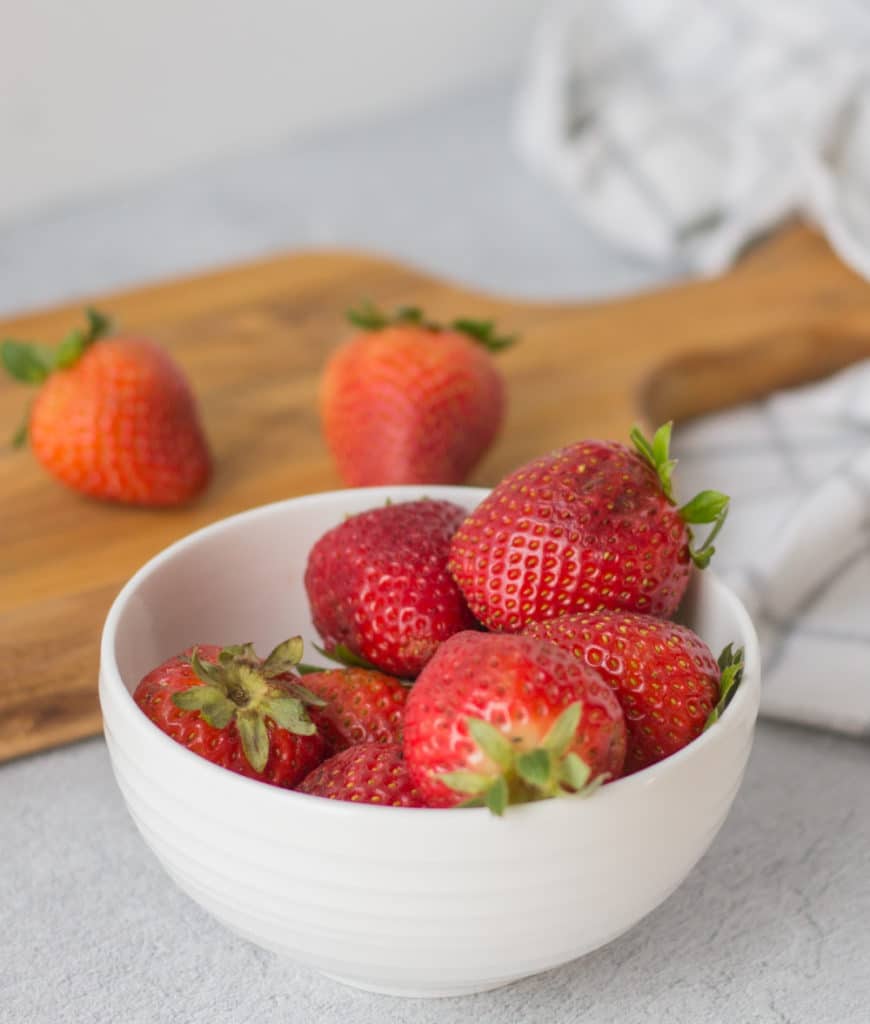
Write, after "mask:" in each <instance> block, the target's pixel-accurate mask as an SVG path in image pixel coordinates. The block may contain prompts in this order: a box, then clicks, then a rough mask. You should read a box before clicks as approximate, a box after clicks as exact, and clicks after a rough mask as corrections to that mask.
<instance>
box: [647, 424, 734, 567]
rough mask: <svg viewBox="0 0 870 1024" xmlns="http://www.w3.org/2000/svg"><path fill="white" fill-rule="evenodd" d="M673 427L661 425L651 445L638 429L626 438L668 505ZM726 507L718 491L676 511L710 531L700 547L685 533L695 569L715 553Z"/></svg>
mask: <svg viewBox="0 0 870 1024" xmlns="http://www.w3.org/2000/svg"><path fill="white" fill-rule="evenodd" d="M673 427H674V424H673V421H671V422H668V423H664V424H662V426H660V427H659V428H658V430H656V432H655V433H654V434H653V438H652V441H649V440H648V439H647V438H646V437H645V435H644V434H643V432H642V431H641V429H640V427H638V426H634V427H632V429H631V433H630V434H629V437H630V438H631V442H632V444H633V445H634V448H635V451H636V452H637V454H638V455H639V456H640V457H641V458H642V459H643V461H644V462H646V463H647V465H648V466H650V467H651V468H652V469H653V470H654V471H655V474H656V476H657V477H658V479H659V483H660V485H661V488H662V493H663V494H664V496H665V497H666V498H667V499H668V501H669V502H670V503H671V504H672V505H676V501H675V500H674V490H673V481H672V475H673V471H674V468H675V467H676V465H677V460H676V459H672V458H671V456H670V447H671V432H672V431H673ZM730 503H731V499H730V498H729V496H728V495H727V494H722V492H721V491H700V492H699V493H698V494H696V495H695V497H694V498H692V499H691V501H687V502H686V504H685V505H681V506H680V507H679V509H678V511H679V513H680V516H681V517H682V519H683V522H685V523H686V524H689V523H694V524H696V525H701V524H712V529H711V530H710V532H709V533H708V534H707V536H706V538H705V539H704V543H703V544H702V545H701V547H695V546H694V534H693V532H692V530H691V528H690V529H689V530H688V534H689V556H690V557H691V559H692V561H693V562H694V563H695V565H696V566H697V567H698V568H699V569H706V568H707V566H708V565H709V564H710V559H711V558H712V557H713V555H714V554H715V553H716V548H715V547H714V546H713V542H714V541H715V539H716V537H717V536H718V535H719V531H720V530H721V529H722V527H723V526H724V525H725V519H726V518H727V516H728V507H729V505H730Z"/></svg>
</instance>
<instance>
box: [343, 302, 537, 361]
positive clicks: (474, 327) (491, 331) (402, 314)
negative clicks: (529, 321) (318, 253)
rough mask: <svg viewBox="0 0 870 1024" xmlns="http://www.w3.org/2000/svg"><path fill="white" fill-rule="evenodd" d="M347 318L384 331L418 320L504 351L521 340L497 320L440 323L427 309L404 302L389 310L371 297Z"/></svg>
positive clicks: (426, 326) (462, 319)
mask: <svg viewBox="0 0 870 1024" xmlns="http://www.w3.org/2000/svg"><path fill="white" fill-rule="evenodd" d="M347 319H348V320H349V321H350V322H351V323H352V324H353V325H354V327H360V328H362V330H364V331H381V330H383V329H384V328H385V327H392V326H396V325H399V326H401V325H402V324H409V325H410V324H414V325H416V326H418V327H422V328H423V329H424V330H427V331H433V332H435V333H439V332H441V331H448V330H449V331H456V332H458V333H459V334H464V335H466V337H468V338H470V339H471V340H472V341H474V342H476V343H477V344H478V345H482V346H483V347H484V348H485V349H487V350H488V351H489V352H501V351H503V350H504V349H506V348H510V346H511V345H513V344H514V343H515V342H516V341H517V336H516V335H515V334H498V333H497V331H496V326H495V321H493V320H473V319H471V318H470V317H458V318H457V319H456V320H452V321H451V322H450V323H449V324H447V325H445V324H440V323H437V322H436V321H434V320H429V319H427V318H426V317H425V316H424V314H423V310H422V309H420V308H419V307H417V306H400V307H399V309H397V310H396V312H395V313H393V314H390V313H385V312H384V311H383V310H382V309H378V307H377V306H375V305H374V304H373V303H372V302H370V301H369V300H368V299H366V300H364V301H363V302H361V303H360V304H359V305H358V306H357V307H355V308H353V309H349V310H348V311H347Z"/></svg>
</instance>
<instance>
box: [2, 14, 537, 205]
mask: <svg viewBox="0 0 870 1024" xmlns="http://www.w3.org/2000/svg"><path fill="white" fill-rule="evenodd" d="M541 6H542V4H541V0H249V2H246V3H243V2H227V0H0V44H2V45H0V54H2V58H0V221H2V220H7V221H8V220H9V219H10V218H16V217H18V216H20V215H23V214H27V213H29V212H32V211H34V210H37V209H40V208H43V207H45V206H46V205H52V204H56V203H59V202H63V201H66V200H69V199H71V198H74V197H76V196H80V195H85V194H88V193H94V192H97V191H100V190H105V189H107V188H115V187H122V186H124V185H128V184H131V183H134V182H137V181H142V180H147V179H149V178H151V179H153V178H154V177H155V176H157V175H160V174H162V173H164V172H167V171H170V170H172V169H173V168H176V167H179V166H184V165H189V164H191V163H194V162H196V161H199V160H204V159H206V158H209V157H215V156H220V155H221V154H232V153H235V152H240V151H244V150H246V149H251V148H256V147H259V146H265V145H268V144H269V143H270V142H274V141H278V140H281V139H285V138H287V137H289V136H292V135H294V134H298V133H302V132H305V131H308V130H311V129H316V128H319V127H326V126H331V125H336V124H342V123H348V122H349V121H352V120H359V119H360V118H365V117H369V116H372V115H374V114H377V113H379V112H384V111H389V110H396V109H401V108H402V107H408V106H412V105H415V104H416V105H420V104H421V103H425V101H426V100H427V99H428V98H434V97H437V96H440V95H444V94H448V93H450V92H455V91H457V90H459V89H461V88H462V87H464V86H468V85H470V84H472V83H475V82H480V81H484V80H487V79H491V78H497V77H499V76H502V75H504V74H506V73H507V72H508V71H509V70H511V69H513V68H516V67H517V66H518V64H519V62H520V60H521V57H522V54H523V53H524V52H525V50H526V49H527V46H528V38H529V33H530V29H531V26H532V25H533V23H534V21H535V17H536V14H537V12H538V11H539V9H540V7H541Z"/></svg>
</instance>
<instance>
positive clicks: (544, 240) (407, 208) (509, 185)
mask: <svg viewBox="0 0 870 1024" xmlns="http://www.w3.org/2000/svg"><path fill="white" fill-rule="evenodd" d="M506 116H507V97H506V94H505V93H503V92H498V93H496V92H494V93H491V94H488V95H479V96H476V97H471V98H469V99H468V100H467V101H465V102H455V103H452V104H450V105H446V106H443V107H441V108H438V109H436V110H432V111H428V112H422V113H420V114H419V115H417V116H416V117H414V118H405V119H403V120H401V121H395V122H392V123H389V124H383V125H380V126H369V127H367V128H360V129H356V130H354V131H353V132H349V133H346V134H344V135H343V136H341V137H335V138H332V139H329V138H323V139H319V140H312V141H311V142H310V143H308V144H306V145H305V146H301V147H296V148H295V149H290V148H287V149H285V150H276V151H275V152H274V153H271V154H264V155H262V156H261V157H259V158H257V159H249V160H238V161H235V162H234V163H233V164H232V165H231V166H224V167H208V168H202V169H200V170H199V171H197V172H191V173H189V174H187V175H184V176H179V177H177V178H175V179H173V180H171V181H166V182H163V183H160V184H157V185H155V186H154V187H153V188H150V189H147V190H142V191H140V192H139V193H137V194H134V195H129V196H123V197H122V196H117V197H108V198H105V199H101V200H100V201H99V202H96V201H95V202H93V203H92V204H90V205H89V206H87V207H81V208H78V209H70V210H67V211H57V212H55V213H53V214H51V215H46V216H44V217H43V218H42V219H40V220H39V221H33V222H30V223H22V224H19V225H14V226H11V227H7V228H5V229H0V263H2V266H3V274H2V275H0V308H3V309H7V310H10V309H14V308H22V307H25V306H29V305H35V304H37V303H41V302H46V301H52V300H56V299H60V298H65V297H69V296H72V295H76V294H80V293H82V292H86V291H89V290H97V289H101V288H104V287H110V286H113V285H117V284H125V283H132V282H135V281H137V280H140V279H143V278H148V277H154V276H165V275H167V274H169V273H172V272H174V271H177V270H192V269H195V268H196V267H198V266H204V265H209V264H215V263H221V262H224V261H227V260H235V259H241V258H244V257H246V256H251V255H255V254H259V253H261V252H264V251H269V250H272V249H276V248H284V247H289V246H293V245H299V244H307V243H314V244H333V243H336V244H338V243H343V244H354V245H360V246H365V247H368V248H376V249H379V250H381V251H386V252H391V253H393V254H396V255H399V256H402V257H404V258H406V259H410V260H412V261H414V262H416V263H418V264H421V265H423V266H426V267H427V268H430V269H434V270H436V271H438V272H441V273H445V274H449V275H450V276H453V277H457V278H462V279H464V280H466V281H468V282H470V283H473V284H477V285H479V286H481V287H485V288H491V289H496V290H501V291H506V292H508V291H510V292H516V293H518V294H529V295H563V296H575V297H582V296H591V295H600V294H603V293H605V292H614V291H619V290H626V289H629V288H635V287H639V286H644V285H649V284H651V283H653V282H654V281H655V280H656V279H659V280H660V279H662V278H663V277H665V276H666V274H664V273H662V272H661V271H659V272H657V273H654V272H653V271H652V270H651V269H650V268H645V267H643V266H640V265H636V264H632V263H630V262H628V261H626V260H624V259H621V258H619V257H617V256H616V255H615V254H613V253H611V252H608V250H606V249H605V248H604V247H603V246H602V245H601V244H600V243H598V242H596V241H595V240H594V239H592V238H591V237H589V236H588V234H587V233H585V232H584V231H583V230H582V229H581V228H580V227H579V226H578V225H577V224H576V223H575V222H574V221H572V219H571V217H570V215H569V214H568V212H567V210H566V209H565V208H564V207H563V205H562V204H561V202H560V200H559V199H558V197H556V196H553V195H551V194H550V193H548V192H547V191H546V190H545V189H543V188H542V187H540V186H539V185H537V184H536V183H535V182H534V181H533V180H531V179H530V178H529V176H528V175H527V173H526V172H525V171H524V170H523V169H522V168H520V167H519V166H517V165H516V163H515V162H514V160H513V158H512V156H511V155H510V150H509V146H508V141H507V138H506V129H505V120H506ZM868 766H870V749H868V746H867V744H865V743H861V742H858V741H853V740H848V739H843V738H841V737H835V736H831V735H826V734H823V733H819V732H812V731H808V730H801V729H797V728H791V727H787V726H779V725H772V724H762V725H761V726H760V727H759V732H758V737H757V742H756V747H755V751H754V753H753V757H752V760H751V763H750V768H749V772H748V775H747V778H746V782H745V784H744V786H743V788H742V790H741V792H740V795H739V796H738V799H737V802H736V804H735V807H734V810H733V812H732V814H731V816H730V818H729V819H728V821H727V823H726V825H725V827H724V829H723V831H722V832H721V834H720V835H719V837H718V838H717V840H716V841H715V843H714V845H713V847H712V849H711V851H710V853H709V854H708V855H707V856H706V857H705V858H704V860H703V861H702V862H701V864H700V865H699V867H698V868H697V870H696V871H695V872H694V873H693V874H692V875H691V877H690V878H689V880H688V881H687V882H686V883H685V885H684V886H683V887H682V888H681V889H680V890H678V892H677V893H676V894H675V895H674V896H672V897H671V899H670V900H669V901H668V902H667V903H665V904H664V905H663V906H662V907H661V908H659V909H658V910H657V911H656V912H655V913H653V914H652V915H651V916H650V917H649V918H648V919H647V920H646V921H645V922H643V923H642V924H641V925H640V926H638V927H637V928H636V929H635V930H633V931H632V932H630V933H629V934H628V935H626V936H624V937H623V938H621V939H619V940H617V941H616V942H614V943H613V944H612V945H611V946H609V947H607V948H606V949H604V950H601V951H599V952H597V953H595V954H593V955H591V956H589V957H587V958H585V959H584V960H582V961H579V962H576V963H574V964H571V965H568V966H566V967H564V968H561V969H559V970H557V971H553V972H550V973H549V974H546V975H543V976H540V977H538V978H533V979H529V980H527V981H524V982H520V983H518V984H516V985H513V986H511V987H509V988H507V989H503V990H501V991H498V992H494V993H488V994H485V995H481V996H475V997H470V998H466V999H451V1000H445V1001H433V1002H426V1001H410V1002H406V1001H400V1000H395V999H389V998H385V997H379V996H374V995H368V994H365V993H361V992H356V991H353V990H351V989H347V988H344V987H342V986H340V985H338V984H337V983H334V982H331V981H328V980H326V979H323V978H321V977H319V976H317V975H315V974H313V973H312V972H310V971H307V970H304V969H301V968H295V967H293V966H292V965H290V964H286V963H281V962H279V961H278V960H276V959H275V958H274V957H272V956H271V955H269V954H266V953H262V952H260V951H259V950H257V949H255V948H254V947H252V946H250V945H248V944H247V943H245V942H242V941H241V940H237V939H235V938H234V937H233V936H231V935H229V934H228V933H226V932H224V931H223V929H221V928H220V927H219V926H217V925H215V924H213V923H212V922H211V921H210V919H208V918H207V917H206V916H205V915H204V914H203V913H202V912H201V911H200V910H199V909H198V908H197V907H196V905H195V904H193V903H192V902H190V901H189V900H188V899H187V898H186V897H184V896H182V895H181V894H180V893H179V892H177V891H176V890H175V889H174V887H173V886H172V885H171V883H169V881H168V880H167V879H166V877H165V876H164V875H163V873H162V871H161V869H160V868H159V866H158V865H157V863H156V862H155V860H154V858H153V857H152V856H151V854H150V853H149V852H148V850H147V849H146V847H145V846H144V844H143V843H142V841H141V840H140V839H139V837H138V834H137V833H136V831H135V829H134V827H133V825H132V823H131V821H130V820H129V818H128V817H127V815H126V812H125V810H124V807H123V804H122V802H121V798H120V795H119V793H118V792H117V790H116V788H115V785H114V782H113V780H112V777H111V772H110V769H109V763H108V758H107V755H106V751H105V748H104V746H103V744H102V742H101V741H99V740H94V741H91V742H87V743H82V744H79V745H76V746H72V747H69V748H67V749H65V750H59V751H55V752H52V753H48V754H44V755H41V756H38V757H33V758H29V759H24V760H21V761H18V762H15V763H12V764H8V765H5V766H0V909H2V919H3V924H4V927H3V928H0V1021H3V1022H5V1021H7V1020H8V1021H10V1022H12V1021H15V1022H16V1024H23V1022H28V1024H29V1022H34V1024H66V1022H76V1024H79V1022H86V1024H91V1022H93V1024H103V1022H105V1024H109V1022H112V1024H116V1022H122V1021H123V1022H124V1024H140V1022H141V1024H158V1022H159V1024H162V1022H173V1024H174V1022H203V1024H230V1022H232V1024H244V1022H248V1021H256V1022H257V1024H279V1022H280V1024H287V1022H308V1021H311V1022H314V1021H317V1022H319V1024H337V1022H342V1024H355V1022H360V1024H362V1022H366V1024H368V1022H372V1024H374V1022H377V1024H383V1022H393V1021H395V1022H404V1021H407V1020H414V1021H419V1022H421V1024H426V1022H430V1021H431V1022H433V1024H434V1022H444V1021H451V1022H453V1021H456V1022H463V1021H469V1022H471V1021H474V1022H475V1024H489V1022H492V1024H496V1022H497V1024H503V1022H508V1021H523V1022H525V1021H542V1020H546V1021H548V1022H550V1024H563V1022H564V1024H568V1022H572V1024H573V1022H591V1024H609V1022H619V1024H642V1022H650V1024H671V1022H673V1024H689V1022H691V1024H701V1022H710V1024H718V1022H727V1024H749V1022H764V1024H767V1022H771V1024H811V1022H812V1024H859V1022H860V1024H865V1022H866V1021H867V1020H868V1010H867V1007H868V1006H870V870H868V866H870V864H868V861H870V786H868V784H867V780H868V777H870V776H868ZM638 863H639V870H642V863H643V851H642V850H639V851H638ZM530 869H531V868H530ZM569 903H570V894H566V906H568V905H569ZM577 912H578V913H582V908H578V909H577Z"/></svg>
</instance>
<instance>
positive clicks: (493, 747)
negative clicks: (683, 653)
mask: <svg viewBox="0 0 870 1024" xmlns="http://www.w3.org/2000/svg"><path fill="white" fill-rule="evenodd" d="M404 749H405V759H406V760H407V762H408V770H409V771H410V774H411V778H412V779H413V780H414V782H415V783H416V785H417V787H418V788H419V790H420V792H421V793H422V794H423V798H424V799H425V800H426V803H427V804H429V805H430V806H432V807H453V806H455V805H456V804H458V803H461V802H465V803H471V804H486V806H488V807H489V808H490V810H492V811H493V812H495V813H496V814H501V813H502V811H503V810H504V808H505V806H506V805H507V804H508V803H523V802H526V801H529V800H541V799H544V798H545V797H551V796H562V795H564V794H567V793H575V792H578V791H580V790H583V789H585V788H586V787H587V785H588V784H589V783H590V782H599V781H605V780H606V779H608V778H610V779H614V778H617V777H618V776H619V775H620V774H621V772H622V764H623V760H624V758H625V724H624V722H623V716H622V710H621V709H620V707H619V702H618V701H617V699H616V697H615V696H614V694H613V691H612V690H611V689H610V687H609V686H608V685H607V684H606V683H605V682H603V681H602V679H601V677H600V676H599V675H598V673H597V672H595V671H594V670H592V669H589V668H588V667H587V666H586V665H584V664H583V663H582V662H580V661H579V660H578V659H577V658H575V657H574V656H573V655H571V654H568V653H567V652H566V651H563V650H561V649H560V648H559V647H557V646H556V645H555V644H551V643H549V642H548V641H546V640H538V639H537V638H535V637H528V636H508V635H505V634H501V635H500V634H495V633H474V632H465V633H459V634H458V635H456V636H453V637H451V638H450V639H449V640H447V641H445V642H444V643H443V644H442V645H441V646H440V647H439V648H438V651H437V652H436V654H435V656H434V657H433V658H432V660H431V661H430V662H429V664H428V665H427V666H426V668H425V669H423V672H422V673H421V674H420V678H419V679H418V680H417V682H416V683H415V684H414V686H413V688H412V690H411V693H410V695H409V696H408V704H407V709H406V712H405V737H404Z"/></svg>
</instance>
